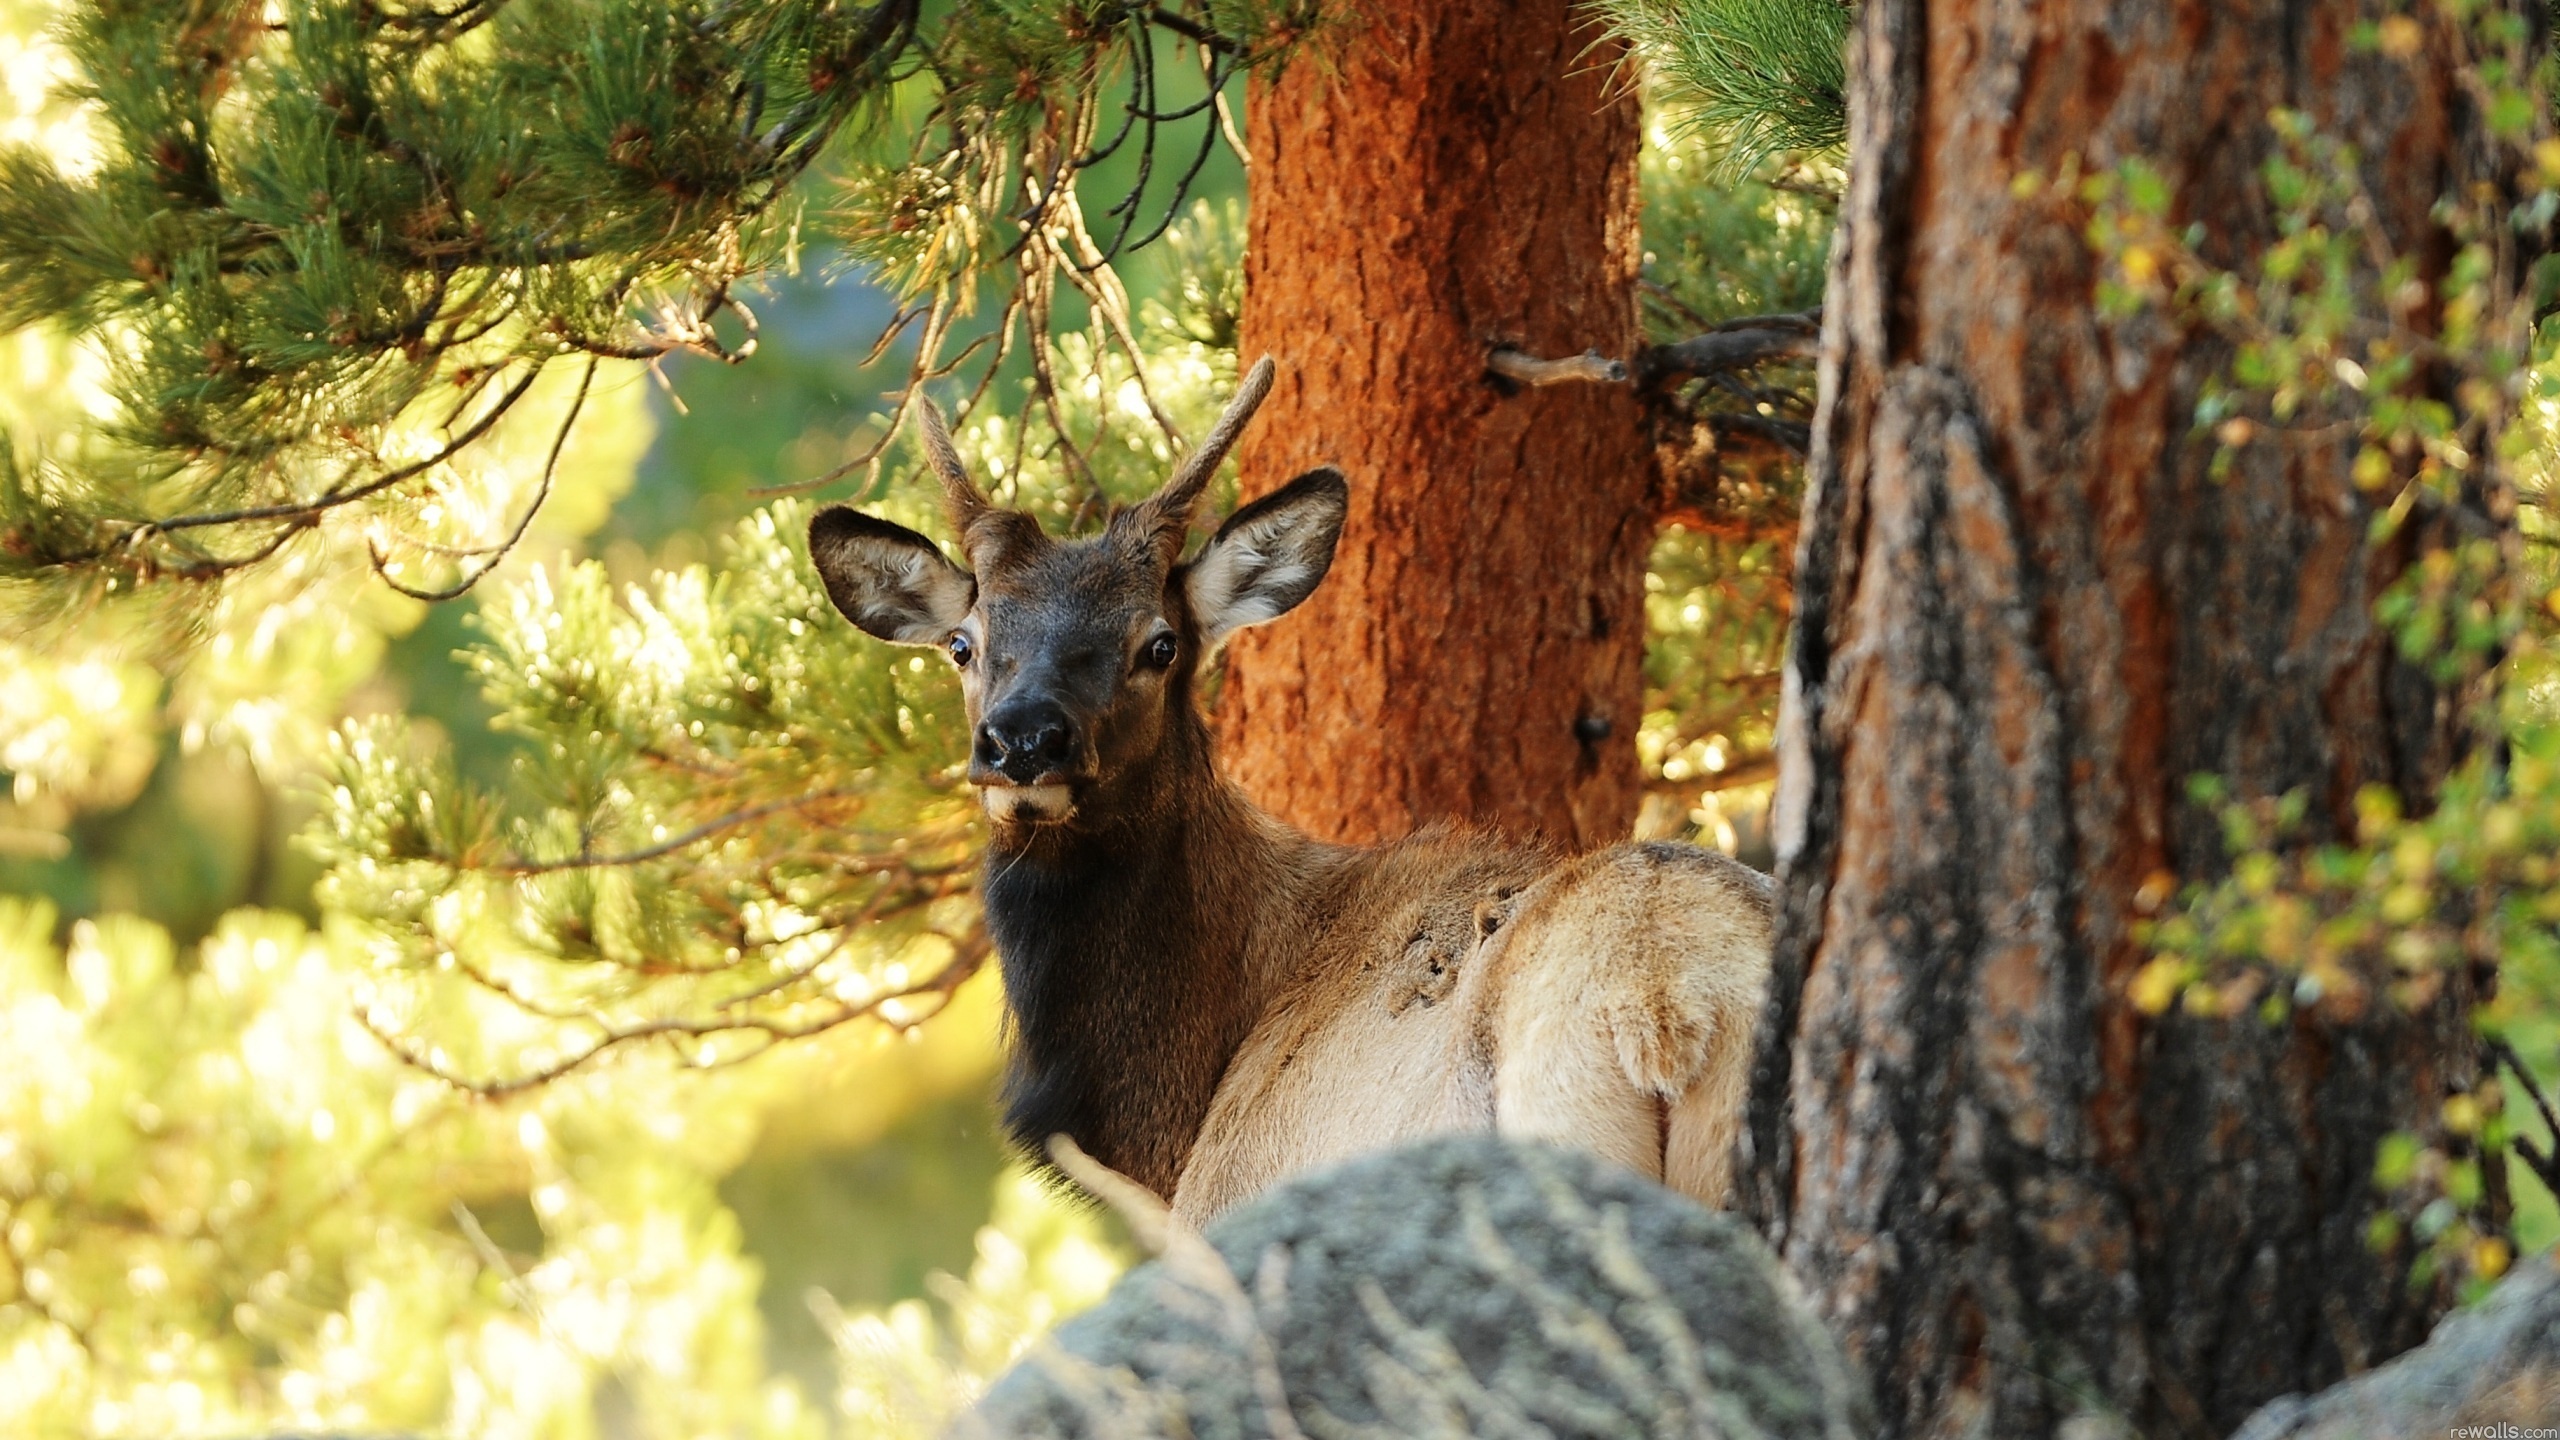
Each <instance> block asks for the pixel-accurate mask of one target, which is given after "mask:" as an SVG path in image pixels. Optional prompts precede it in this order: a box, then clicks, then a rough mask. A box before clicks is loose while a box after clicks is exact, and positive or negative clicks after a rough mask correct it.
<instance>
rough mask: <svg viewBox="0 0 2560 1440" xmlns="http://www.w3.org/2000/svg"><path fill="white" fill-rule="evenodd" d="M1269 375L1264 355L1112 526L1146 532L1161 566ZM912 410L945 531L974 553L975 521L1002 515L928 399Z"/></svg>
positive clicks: (1175, 550) (1175, 551) (1177, 545)
mask: <svg viewBox="0 0 2560 1440" xmlns="http://www.w3.org/2000/svg"><path fill="white" fill-rule="evenodd" d="M1272 374H1273V367H1272V364H1271V357H1270V356H1268V355H1265V356H1263V357H1262V358H1261V359H1259V360H1256V361H1255V362H1253V368H1252V369H1251V370H1248V371H1246V372H1245V376H1244V381H1243V383H1242V384H1240V385H1238V386H1237V387H1236V393H1235V398H1234V399H1232V400H1229V401H1228V402H1227V408H1226V411H1225V412H1224V413H1223V414H1221V415H1219V416H1218V423H1217V424H1216V425H1214V426H1212V427H1211V428H1210V430H1209V438H1208V439H1206V440H1203V441H1201V442H1200V448H1199V449H1197V450H1194V451H1192V452H1191V454H1190V456H1189V457H1188V458H1187V459H1185V460H1184V461H1183V462H1182V464H1181V465H1180V466H1179V467H1177V468H1176V469H1175V470H1174V472H1173V478H1172V479H1170V480H1167V481H1166V482H1165V483H1164V488H1163V489H1161V490H1158V491H1157V492H1156V493H1155V494H1153V495H1150V496H1148V497H1147V498H1146V499H1145V500H1142V501H1140V502H1139V503H1138V504H1136V505H1134V506H1132V507H1130V508H1129V510H1128V511H1126V512H1125V513H1124V515H1123V516H1122V518H1121V520H1120V521H1119V522H1118V523H1124V524H1128V525H1130V526H1132V527H1134V528H1135V529H1136V530H1137V531H1138V533H1141V534H1151V535H1152V537H1153V538H1154V540H1155V542H1156V544H1157V545H1158V546H1159V548H1163V549H1165V550H1167V552H1168V553H1167V554H1166V555H1165V561H1166V563H1167V564H1171V563H1172V561H1173V560H1174V559H1175V558H1176V557H1177V556H1178V555H1179V554H1180V552H1181V549H1182V538H1183V536H1184V535H1185V534H1186V533H1188V532H1189V530H1190V528H1191V515H1192V512H1193V511H1195V510H1197V509H1199V508H1200V497H1201V495H1202V494H1203V493H1205V492H1206V491H1207V490H1208V488H1209V480H1210V477H1211V476H1214V475H1216V474H1217V473H1218V466H1219V464H1220V462H1222V461H1224V460H1225V459H1226V458H1227V452H1228V451H1229V450H1231V449H1233V448H1235V443H1236V437H1237V436H1239V435H1242V434H1243V433H1244V427H1245V425H1246V423H1247V422H1248V421H1250V420H1252V419H1253V412H1254V411H1255V410H1256V409H1258V408H1260V407H1261V405H1262V400H1263V397H1264V396H1266V395H1269V394H1270V393H1271V376H1272ZM918 410H919V412H920V416H921V418H920V425H921V427H922V429H923V431H924V454H925V459H926V460H927V461H928V462H930V463H931V464H932V466H933V473H934V475H935V477H936V478H938V479H940V480H941V481H942V504H943V509H944V511H945V513H947V514H948V515H949V516H950V517H951V528H952V529H953V530H954V531H955V532H957V533H958V534H959V536H960V537H961V545H962V547H963V548H964V549H974V548H975V546H974V544H973V537H974V536H975V535H976V534H977V533H978V523H979V521H981V520H983V519H986V518H987V517H990V516H995V515H1001V514H1004V513H1005V512H1004V511H1003V510H1002V509H1000V508H999V507H998V506H997V505H996V503H995V502H994V501H992V500H989V499H988V498H987V496H986V492H984V491H982V490H980V489H979V488H978V486H977V482H976V481H974V480H971V479H970V478H969V472H968V470H967V469H965V468H964V467H963V466H962V465H961V464H960V451H959V449H958V448H957V447H955V446H954V445H953V444H952V443H951V430H950V427H949V426H947V425H945V424H944V423H943V419H942V412H941V411H940V410H939V409H937V408H935V406H934V403H933V402H932V401H930V400H926V401H923V402H922V403H921V404H920V405H919V406H918Z"/></svg>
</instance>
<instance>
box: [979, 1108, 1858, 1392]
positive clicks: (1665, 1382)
mask: <svg viewBox="0 0 2560 1440" xmlns="http://www.w3.org/2000/svg"><path fill="white" fill-rule="evenodd" d="M1142 1228H1144V1227H1142ZM1205 1238H1206V1241H1207V1243H1206V1244H1205V1245H1204V1244H1202V1243H1201V1240H1200V1238H1199V1237H1190V1238H1188V1239H1187V1241H1186V1240H1185V1238H1183V1237H1181V1236H1178V1235H1177V1236H1176V1237H1174V1238H1173V1239H1172V1240H1171V1241H1170V1242H1169V1243H1167V1244H1166V1247H1165V1249H1164V1250H1163V1253H1162V1256H1161V1258H1159V1259H1157V1260H1155V1261H1152V1262H1150V1263H1148V1264H1147V1265H1144V1266H1142V1267H1140V1268H1139V1269H1137V1270H1135V1271H1133V1272H1131V1273H1130V1274H1129V1275H1128V1276H1127V1277H1125V1278H1124V1279H1123V1280H1122V1281H1121V1282H1120V1284H1119V1286H1118V1287H1117V1288H1115V1289H1114V1290H1113V1291H1112V1293H1111V1295H1110V1296H1109V1297H1108V1298H1107V1299H1105V1300H1104V1301H1103V1303H1102V1304H1101V1305H1100V1306H1098V1307H1097V1308H1095V1309H1094V1310H1092V1311H1090V1312H1088V1313H1087V1314H1085V1315H1082V1316H1080V1317H1078V1318H1076V1319H1075V1320H1072V1321H1070V1322H1068V1323H1067V1324H1066V1325H1064V1326H1062V1327H1060V1329H1059V1331H1058V1333H1057V1334H1056V1336H1055V1337H1053V1339H1052V1341H1051V1342H1049V1343H1048V1344H1046V1345H1044V1346H1043V1347H1042V1348H1041V1349H1039V1350H1036V1351H1035V1352H1034V1353H1033V1354H1032V1355H1031V1356H1030V1357H1028V1358H1027V1359H1025V1360H1024V1362H1023V1363H1022V1364H1020V1365H1018V1366H1016V1367H1015V1368H1014V1369H1013V1370H1011V1371H1009V1372H1008V1373H1007V1374H1006V1375H1005V1376H1003V1377H1002V1378H1001V1379H1000V1380H998V1382H997V1383H996V1385H995V1386H994V1387H993V1388H992V1389H991V1390H990V1391H989V1393H988V1394H987V1396H986V1397H985V1399H984V1400H983V1401H981V1402H980V1404H979V1406H978V1407H977V1409H976V1410H975V1411H973V1412H972V1413H971V1414H970V1415H968V1416H965V1417H963V1419H962V1420H961V1421H960V1422H959V1424H958V1425H957V1426H956V1427H955V1429H954V1432H953V1433H954V1434H955V1435H960V1436H980V1435H1002V1436H1091V1437H1121V1436H1187V1437H1192V1440H1247V1437H1274V1440H1292V1437H1295V1436H1299V1435H1303V1436H1306V1437H1309V1440H1351V1437H1361V1440H1368V1437H1379V1440H1384V1437H1389V1436H1392V1437H1397V1440H1406V1437H1418V1436H1462V1435H1463V1436H1477V1435H1485V1436H1518V1437H1548V1436H1555V1437H1567V1436H1595V1437H1597V1436H1609V1437H1619V1436H1721V1437H1727V1440H1750V1437H1762V1436H1766V1437H1805V1440H1850V1437H1864V1436H1867V1435H1870V1434H1872V1433H1873V1430H1874V1426H1873V1424H1872V1423H1871V1422H1870V1420H1869V1418H1868V1410H1867V1400H1866V1397H1865V1391H1864V1389H1863V1387H1861V1386H1860V1385H1858V1384H1857V1383H1855V1382H1854V1380H1853V1379H1852V1376H1851V1372H1850V1370H1849V1367H1848V1366H1847V1364H1846V1363H1845V1362H1844V1361H1843V1359H1842V1358H1841V1354H1840V1351H1839V1349H1838V1347H1837V1346H1836V1345H1835V1344H1834V1343H1833V1342H1832V1340H1831V1338H1830V1337H1829V1336H1828V1335H1827V1334H1825V1333H1824V1332H1823V1330H1822V1327H1821V1326H1820V1324H1819V1323H1818V1322H1816V1321H1815V1319H1814V1318H1813V1316H1812V1314H1811V1313H1810V1312H1809V1311H1808V1310H1807V1309H1806V1308H1805V1305H1804V1303H1803V1302H1802V1300H1801V1299H1799V1298H1798V1297H1797V1295H1796V1293H1795V1291H1794V1288H1793V1286H1792V1284H1791V1283H1790V1282H1789V1281H1788V1280H1787V1279H1786V1278H1785V1277H1784V1275H1783V1274H1782V1273H1781V1272H1780V1270H1779V1268H1778V1266H1777V1263H1776V1261H1775V1260H1774V1259H1773V1258H1772V1257H1771V1256H1770V1254H1769V1252H1768V1250H1767V1248H1766V1247H1765V1246H1763V1245H1762V1244H1761V1242H1760V1240H1759V1238H1758V1237H1757V1236H1755V1235H1754V1234H1752V1232H1751V1231H1750V1229H1749V1228H1748V1227H1747V1226H1745V1225H1743V1224H1742V1223H1741V1222H1740V1221H1737V1220H1735V1219H1733V1218H1732V1217H1730V1216H1726V1215H1719V1214H1715V1213H1713V1212H1711V1211H1708V1210H1705V1209H1703V1208H1701V1207H1699V1206H1698V1205H1696V1204H1694V1203H1692V1202H1691V1201H1689V1200H1687V1199H1684V1198H1683V1197H1681V1196H1678V1195H1675V1194H1673V1193H1672V1192H1671V1191H1668V1190H1665V1189H1663V1188H1662V1187H1661V1186H1658V1185H1655V1184H1652V1183H1650V1182H1648V1181H1645V1180H1642V1179H1639V1178H1637V1177H1636V1176H1634V1175H1632V1174H1629V1173H1627V1172H1625V1171H1623V1170H1619V1169H1617V1168H1615V1167H1613V1166H1609V1165H1606V1164H1603V1163H1601V1162H1598V1161H1595V1160H1593V1159H1591V1158H1589V1157H1587V1156H1584V1155H1581V1154H1578V1153H1573V1152H1569V1151H1564V1150H1558V1149H1552V1148H1548V1147H1544V1146H1533V1145H1524V1144H1518V1143H1513V1142H1508V1141H1502V1140H1497V1139H1493V1138H1491V1137H1466V1138H1456V1139H1444V1140H1434V1141H1429V1142H1425V1143H1423V1144H1420V1145H1416V1146H1413V1147H1411V1148H1408V1149H1404V1150H1399V1151H1395V1152H1391V1153H1388V1154H1384V1155H1379V1156H1373V1157H1369V1158H1366V1159H1361V1160H1356V1161H1353V1162H1351V1163H1349V1164H1346V1165H1343V1166H1340V1167H1338V1168H1336V1169H1333V1170H1330V1171H1326V1172H1323V1173H1320V1174H1316V1175H1312V1176H1308V1177H1305V1178H1303V1179H1300V1180H1297V1181H1294V1182H1292V1183H1290V1184H1288V1185H1284V1186H1282V1187H1280V1188H1278V1189H1276V1190H1274V1191H1272V1192H1271V1193H1270V1194H1268V1195H1265V1196H1263V1197H1262V1198H1261V1199H1259V1200H1257V1201H1255V1202H1254V1203H1253V1204H1251V1205H1248V1206H1245V1207H1243V1208H1242V1209H1239V1210H1237V1211H1235V1212H1234V1213H1232V1214H1230V1215H1227V1216H1225V1217H1223V1218H1221V1219H1220V1220H1219V1221H1218V1222H1217V1223H1215V1224H1214V1225H1212V1226H1211V1227H1210V1228H1209V1230H1208V1233H1207V1235H1206V1237H1205Z"/></svg>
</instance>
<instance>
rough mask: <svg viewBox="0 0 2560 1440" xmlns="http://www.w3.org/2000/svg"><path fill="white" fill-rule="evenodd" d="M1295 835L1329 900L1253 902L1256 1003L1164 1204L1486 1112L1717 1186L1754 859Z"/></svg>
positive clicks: (1744, 1027)
mask: <svg viewBox="0 0 2560 1440" xmlns="http://www.w3.org/2000/svg"><path fill="white" fill-rule="evenodd" d="M1301 843H1302V844H1305V845H1306V850H1307V853H1306V854H1304V855H1303V857H1302V860H1301V863H1302V864H1306V865H1307V866H1308V868H1309V869H1311V870H1314V871H1316V872H1318V874H1319V875H1322V878H1321V879H1317V880H1316V881H1315V883H1314V884H1312V885H1311V886H1309V887H1308V888H1309V890H1310V891H1312V892H1313V893H1314V895H1316V896H1320V897H1321V901H1322V908H1321V909H1320V910H1311V909H1309V908H1307V907H1304V906H1284V907H1283V908H1281V909H1280V910H1279V912H1278V913H1273V914H1268V915H1266V916H1265V917H1263V924H1264V927H1265V928H1264V931H1263V933H1264V936H1265V937H1267V938H1266V940H1265V942H1264V943H1262V944H1257V945H1256V946H1255V950H1256V952H1257V954H1256V957H1255V963H1254V965H1253V969H1254V970H1255V971H1257V972H1260V974H1259V976H1258V977H1257V978H1259V979H1260V980H1261V982H1262V983H1261V984H1260V985H1258V986H1257V987H1256V988H1258V989H1264V990H1265V993H1266V995H1267V997H1268V998H1267V999H1266V1000H1265V1002H1264V1004H1263V1005H1262V1007H1261V1010H1260V1013H1259V1017H1258V1018H1257V1019H1256V1021H1255V1022H1254V1024H1253V1027H1252V1030H1251V1032H1250V1034H1249V1035H1248V1036H1247V1038H1246V1040H1245V1041H1244V1043H1243V1045H1242V1046H1241V1047H1239V1048H1238V1050H1237V1052H1236V1055H1235V1058H1234V1059H1233V1060H1232V1061H1231V1062H1230V1063H1229V1064H1228V1066H1227V1070H1226V1074H1225V1076H1224V1078H1223V1079H1222V1080H1221V1081H1220V1083H1219V1086H1218V1089H1217V1093H1216V1097H1215V1098H1214V1099H1213V1100H1212V1101H1211V1104H1210V1108H1209V1113H1208V1116H1207V1117H1206V1120H1205V1121H1204V1123H1203V1124H1202V1126H1201V1130H1200V1134H1199V1137H1198V1139H1197V1141H1196V1142H1195V1143H1194V1145H1193V1146H1192V1149H1191V1153H1190V1155H1189V1158H1188V1160H1187V1161H1186V1163H1185V1164H1184V1166H1183V1168H1182V1174H1181V1179H1180V1182H1179V1183H1178V1185H1177V1186H1176V1188H1175V1191H1174V1197H1173V1199H1174V1208H1175V1210H1176V1211H1177V1213H1180V1214H1182V1215H1184V1216H1186V1217H1187V1218H1190V1219H1192V1220H1194V1221H1205V1220H1207V1219H1209V1218H1210V1217H1212V1216H1214V1215H1216V1214H1218V1213H1219V1212H1221V1211H1223V1210H1225V1209H1227V1208H1228V1207H1230V1206H1232V1205H1235V1204H1237V1203H1239V1202H1241V1201H1244V1200H1246V1199H1249V1198H1251V1197H1252V1196H1253V1195H1255V1194H1257V1193H1259V1192H1260V1191H1261V1190H1263V1189H1264V1188H1266V1187H1268V1186H1270V1185H1272V1184H1275V1183H1277V1182H1279V1181H1281V1180H1284V1179H1286V1178H1288V1177H1289V1176H1291V1175H1294V1174H1297V1173H1300V1172H1302V1171H1305V1170H1308V1169H1312V1168H1315V1167H1318V1166H1322V1165H1326V1164H1330V1163H1332V1162H1335V1161H1338V1160H1342V1159H1346V1158H1348V1157H1350V1156H1353V1155H1358V1154H1362V1153H1365V1152H1368V1151H1371V1150H1376V1149H1380V1148H1383V1147H1386V1146H1390V1145H1394V1144H1397V1143H1399V1142H1402V1141H1406V1140H1411V1139H1415V1138H1418V1137H1421V1136H1425V1135H1436V1134H1449V1133H1457V1132H1471V1131H1488V1130H1498V1131H1500V1132H1501V1133H1504V1134H1508V1135H1517V1136H1522V1137H1526V1138H1533V1139H1541V1140H1549V1141H1554V1142H1556V1143H1559V1144H1565V1145H1572V1146H1575V1147H1577V1148H1580V1149H1584V1150H1588V1151H1591V1152H1593V1153H1595V1154H1599V1155H1602V1156H1604V1157H1606V1158H1608V1159H1611V1160H1614V1161H1617V1162H1618V1163H1620V1164H1623V1165H1625V1166H1627V1167H1629V1168H1630V1169H1633V1170H1636V1171H1637V1172H1639V1173H1641V1174H1644V1175H1646V1176H1649V1177H1651V1178H1653V1179H1656V1180H1662V1181H1664V1182H1666V1183H1668V1184H1670V1185H1671V1186H1672V1187H1673V1188H1675V1189H1679V1190H1681V1191H1683V1192H1685V1193H1687V1194H1689V1195H1692V1196H1694V1197H1696V1198H1697V1199H1699V1200H1701V1201H1704V1202H1706V1203H1708V1204H1711V1205H1720V1204H1722V1203H1723V1202H1724V1200H1725V1198H1726V1192H1727V1190H1728V1188H1729V1184H1730V1175H1729V1166H1730V1162H1729V1155H1730V1151H1731V1149H1732V1143H1733V1138H1734V1131H1735V1127H1736V1125H1737V1124H1738V1121H1739V1116H1740V1110H1741V1098H1742V1090H1743V1086H1744V1083H1745V1081H1746V1079H1747V1077H1748V1074H1749V1070H1750V1065H1751V1045H1752V1027H1753V1025H1754V1024H1755V1022H1756V1021H1757V1019H1758V1016H1759V1009H1760V1000H1761V994H1762V991H1763V989H1764V987H1765V983H1766V977H1767V970H1768V946H1769V913H1770V911H1769V905H1770V901H1769V883H1768V881H1767V879H1766V878H1765V877H1763V876H1761V875H1760V874H1758V873H1757V872H1755V871H1753V870H1751V869H1750V868H1749V867H1747V866H1743V865H1741V864H1738V863H1736V862H1734V861H1731V860H1728V859H1726V858H1725V857H1723V856H1721V855H1716V854H1713V853H1712V852H1708V851H1702V850H1698V849H1695V848H1693V847H1690V846H1680V845H1659V844H1628V845H1618V846H1613V847H1611V848H1609V849H1606V850H1602V851H1599V852H1596V853H1594V854H1591V855H1586V856H1583V857H1581V858H1579V859H1575V860H1571V861H1566V862H1562V863H1559V862H1558V861H1557V860H1556V859H1555V857H1553V856H1552V855H1549V854H1546V853H1544V852H1541V851H1538V850H1535V849H1531V848H1527V847H1523V846H1519V845H1516V844H1513V843H1510V842H1507V841H1504V840H1501V839H1499V838H1496V837H1493V836H1489V835H1483V834H1477V833H1469V832H1463V831H1434V832H1426V833H1425V834H1423V835H1421V836H1417V837H1415V838H1413V839H1410V840H1406V841H1402V842H1398V843H1395V844H1391V845H1387V846H1383V847H1380V848H1378V849H1376V850H1369V851H1341V850H1335V849H1333V848H1331V847H1318V846H1314V845H1312V844H1310V843H1307V842H1301ZM1337 867H1338V868H1337ZM1326 871H1332V872H1334V873H1332V874H1323V872H1326ZM1291 888H1292V889H1295V888H1296V887H1294V886H1293V887H1291ZM1302 893H1303V892H1302Z"/></svg>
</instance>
